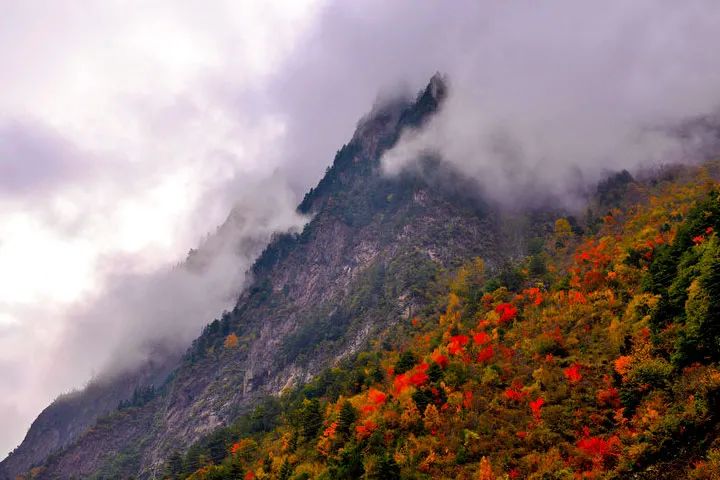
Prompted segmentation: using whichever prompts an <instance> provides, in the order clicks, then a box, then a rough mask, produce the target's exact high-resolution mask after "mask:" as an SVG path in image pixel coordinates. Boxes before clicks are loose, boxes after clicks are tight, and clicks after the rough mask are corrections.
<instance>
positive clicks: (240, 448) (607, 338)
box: [164, 161, 720, 480]
mask: <svg viewBox="0 0 720 480" xmlns="http://www.w3.org/2000/svg"><path fill="white" fill-rule="evenodd" d="M643 177H644V178H642V179H640V180H638V179H636V178H633V176H632V175H631V174H630V173H628V172H619V173H617V174H615V175H612V176H610V177H609V178H607V179H606V180H604V181H603V182H601V183H600V184H599V185H598V187H597V190H596V193H595V197H594V199H593V200H592V201H591V202H590V204H589V207H590V208H589V211H588V213H587V214H586V215H584V216H583V217H582V218H581V220H579V221H578V223H576V224H575V227H573V224H572V222H571V221H570V219H569V218H567V217H564V216H560V217H558V218H557V220H556V222H555V225H554V228H553V230H552V231H551V232H548V234H547V235H545V236H544V237H543V238H542V239H536V240H539V241H535V242H533V245H532V246H531V248H530V252H529V253H530V255H528V256H527V257H526V258H524V259H523V260H521V261H519V262H517V263H516V268H515V273H516V277H515V279H514V281H510V280H511V279H510V277H508V276H506V275H497V273H493V272H489V271H487V270H486V269H485V266H484V264H483V262H482V261H480V260H479V259H471V260H468V261H466V262H465V263H464V264H463V265H462V266H460V267H459V268H457V269H455V271H454V272H453V273H452V274H451V275H450V276H449V277H448V278H447V279H446V280H445V281H442V282H439V283H438V285H436V288H434V289H432V290H431V291H428V294H431V295H433V296H435V302H431V303H432V305H430V306H429V308H426V309H423V310H422V311H416V315H414V316H413V317H412V318H402V319H400V320H399V321H398V322H397V324H396V325H395V326H394V327H392V328H391V331H390V332H389V335H388V336H387V337H386V338H385V339H384V340H385V341H383V342H379V343H375V344H371V345H369V346H368V347H367V349H366V350H365V351H364V352H363V353H362V354H360V355H357V356H355V357H353V358H350V359H348V360H347V361H344V362H341V363H340V364H338V365H337V366H336V367H335V368H332V369H330V370H328V371H326V372H324V373H323V374H321V375H320V376H318V377H317V378H315V379H314V380H312V381H310V382H308V383H307V384H306V385H305V386H303V387H301V388H296V389H294V390H292V391H289V392H287V393H286V394H285V395H283V396H282V397H281V398H280V399H279V400H275V401H268V402H266V403H265V404H264V405H263V406H261V407H259V408H257V409H256V410H255V411H253V412H252V413H250V414H248V415H243V416H241V417H240V418H238V419H237V420H236V421H234V422H233V423H232V424H231V425H229V426H228V427H224V428H220V429H217V430H216V431H215V432H213V434H212V435H209V436H207V437H205V438H203V439H201V440H200V441H199V442H197V443H196V444H194V445H193V446H192V447H191V448H190V449H188V450H187V452H186V453H185V454H184V455H176V456H173V457H171V458H170V459H169V460H168V462H167V463H166V468H165V471H164V478H171V479H192V480H211V479H212V480H218V479H233V478H245V479H253V478H273V479H274V478H278V479H290V478H292V479H298V480H299V479H309V478H318V479H341V480H345V479H347V480H349V479H356V478H367V479H385V480H392V479H425V478H460V479H481V480H500V479H519V478H522V479H530V480H540V479H568V480H570V479H577V478H602V479H618V478H628V479H636V480H650V479H653V480H674V479H681V478H682V479H707V480H713V479H717V478H720V415H719V412H720V410H719V409H718V407H719V406H720V239H719V238H718V233H717V232H718V231H720V230H719V229H720V182H718V179H720V161H710V162H705V163H704V164H702V165H700V166H691V167H680V166H674V167H671V168H664V169H661V170H660V171H658V172H656V173H655V174H653V175H650V176H643Z"/></svg>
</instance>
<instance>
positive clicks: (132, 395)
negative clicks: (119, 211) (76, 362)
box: [0, 208, 299, 478]
mask: <svg viewBox="0 0 720 480" xmlns="http://www.w3.org/2000/svg"><path fill="white" fill-rule="evenodd" d="M250 213H252V214H254V216H252V217H250V216H249V214H250ZM268 214H269V212H267V211H257V210H256V211H254V212H245V211H242V210H240V209H237V208H236V209H233V211H231V212H230V214H229V215H228V218H227V219H226V220H225V222H223V224H221V225H220V226H219V227H218V228H217V230H216V231H215V232H213V233H211V234H210V235H208V236H207V237H205V238H204V239H203V240H202V242H200V244H199V245H198V247H197V248H196V249H193V250H191V251H190V252H189V253H188V256H187V258H186V260H185V261H184V262H183V263H181V264H179V265H176V266H175V267H174V268H172V269H171V270H168V271H163V272H162V275H160V276H158V277H151V278H150V279H149V281H150V285H151V286H157V287H159V288H157V289H155V290H152V289H151V290H152V291H154V292H158V291H159V293H162V294H164V295H166V297H167V296H169V295H170V294H171V292H173V291H175V290H174V289H173V286H172V285H167V284H166V282H168V281H173V280H178V283H177V284H178V285H181V286H183V285H186V284H191V285H195V286H199V287H205V285H209V284H213V283H214V282H219V281H223V280H226V279H228V278H233V279H235V277H237V278H240V277H241V274H242V271H243V270H244V269H246V268H247V267H246V265H248V263H249V262H251V261H252V260H254V259H256V258H257V257H258V256H259V255H260V253H262V251H263V249H264V247H265V246H266V245H267V242H268V241H269V239H270V235H271V232H272V231H274V229H275V228H276V227H278V226H279V225H280V224H283V222H286V221H287V219H281V220H279V221H278V219H277V218H267V216H268ZM298 217H299V216H298ZM293 220H294V219H293ZM232 262H236V263H237V265H235V263H232ZM243 262H245V263H243ZM228 264H229V265H228ZM140 280H145V278H144V277H142V278H140ZM230 283H232V282H230ZM232 288H234V287H229V288H228V289H226V290H227V291H230V290H232ZM226 290H223V291H222V292H225V291H226ZM238 290H239V288H238ZM222 292H220V293H218V294H217V295H216V297H217V299H218V301H215V300H214V299H213V300H210V301H207V299H199V300H198V301H197V302H196V303H197V304H207V305H210V304H215V303H221V302H222V300H223V295H224V293H222ZM236 294H237V292H233V293H232V295H236ZM145 295H146V298H148V300H149V299H152V297H151V295H152V292H151V291H146V293H145ZM198 295H200V294H198ZM227 298H228V299H230V301H232V297H227ZM125 301H130V299H128V298H125ZM228 303H230V302H228ZM183 305H187V303H183ZM176 310H180V309H179V308H176ZM124 312H125V314H129V312H130V310H126V311H124ZM216 313H217V312H213V315H215V314H216ZM167 316H168V317H170V314H168V315H167ZM118 317H120V315H118ZM211 318H212V316H210V317H207V318H196V319H192V318H185V319H180V318H178V319H177V322H176V323H174V325H178V327H177V328H181V327H182V328H184V329H185V333H184V334H183V335H180V332H176V333H175V335H174V337H175V338H172V337H169V336H168V337H163V336H162V335H158V336H156V337H154V339H145V341H146V343H145V344H143V345H140V346H139V350H141V352H140V351H139V352H138V355H137V356H138V357H141V356H142V357H144V358H146V360H144V361H143V362H142V363H141V364H139V365H135V364H134V363H129V362H126V361H124V359H123V358H116V359H115V360H116V362H111V363H110V368H113V369H114V370H113V371H105V372H102V373H101V374H100V375H99V376H98V377H96V378H94V379H93V380H92V381H91V382H90V383H89V384H88V385H87V386H86V387H85V388H83V389H82V390H77V391H74V392H72V393H69V394H64V395H61V396H60V397H58V398H57V399H56V400H54V401H53V402H52V403H51V404H50V405H49V406H48V407H47V408H46V409H45V410H44V411H43V412H42V413H41V414H40V415H39V416H38V418H37V419H36V420H35V421H34V422H33V424H32V425H31V426H30V429H29V431H28V433H27V435H26V437H25V438H24V439H23V442H22V443H21V445H20V446H19V447H18V448H16V449H15V450H14V451H13V452H11V453H10V455H9V456H8V458H6V459H4V460H3V461H2V462H0V478H5V477H9V478H14V477H15V476H16V475H17V474H19V473H22V472H24V471H27V470H29V469H30V468H31V467H32V466H33V465H37V464H40V463H42V462H43V461H44V460H45V459H46V458H47V457H48V456H49V455H50V454H52V453H55V452H57V451H59V450H60V449H62V448H64V447H66V446H67V445H69V444H70V443H72V442H73V441H75V440H76V439H77V438H78V437H79V436H80V435H81V434H82V433H84V432H85V431H86V430H87V429H88V428H89V427H91V426H92V425H93V424H94V423H95V421H96V420H97V419H98V418H99V417H102V416H104V415H107V414H109V413H112V412H114V411H115V410H117V408H118V405H120V404H121V403H126V404H127V403H131V404H132V403H133V402H137V400H138V395H140V397H141V398H142V397H143V396H146V395H147V394H148V392H149V391H151V390H152V389H153V388H155V387H158V386H160V385H162V384H163V383H164V381H165V379H166V377H167V375H168V374H169V373H170V372H171V371H173V370H174V369H175V368H177V366H178V364H179V363H178V362H179V361H180V359H181V358H182V356H183V353H184V352H185V350H186V349H187V345H188V344H189V343H190V339H188V338H187V337H188V335H187V330H190V331H191V333H192V334H196V331H197V330H196V329H199V328H200V326H202V322H203V321H207V320H209V319H211ZM119 320H122V319H121V318H119ZM196 326H197V327H196ZM181 339H185V340H184V343H183V340H181ZM118 360H119V361H118Z"/></svg>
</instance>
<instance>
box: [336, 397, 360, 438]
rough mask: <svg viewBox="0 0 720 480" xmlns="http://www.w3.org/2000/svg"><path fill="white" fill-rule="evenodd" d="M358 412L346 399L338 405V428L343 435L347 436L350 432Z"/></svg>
mask: <svg viewBox="0 0 720 480" xmlns="http://www.w3.org/2000/svg"><path fill="white" fill-rule="evenodd" d="M357 417H358V413H357V410H356V409H355V407H353V406H352V404H351V403H350V402H348V401H347V400H346V401H345V402H344V403H343V404H342V407H340V414H339V415H338V428H337V431H338V432H340V433H341V434H342V435H343V436H344V437H348V436H349V435H350V433H351V432H352V426H353V423H355V420H357Z"/></svg>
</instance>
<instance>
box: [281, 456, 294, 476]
mask: <svg viewBox="0 0 720 480" xmlns="http://www.w3.org/2000/svg"><path fill="white" fill-rule="evenodd" d="M292 472H293V467H292V465H290V462H289V461H288V459H287V458H285V461H284V462H283V464H282V467H280V473H279V474H278V480H290V476H291V475H292Z"/></svg>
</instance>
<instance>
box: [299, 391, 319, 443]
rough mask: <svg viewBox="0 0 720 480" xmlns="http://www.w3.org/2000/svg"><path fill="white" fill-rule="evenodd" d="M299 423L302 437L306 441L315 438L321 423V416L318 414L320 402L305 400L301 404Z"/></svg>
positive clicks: (314, 399) (315, 399)
mask: <svg viewBox="0 0 720 480" xmlns="http://www.w3.org/2000/svg"><path fill="white" fill-rule="evenodd" d="M300 422H301V423H300V427H301V428H302V434H303V437H305V439H306V440H310V439H312V438H315V436H316V435H317V433H318V431H319V430H320V427H321V426H322V422H323V418H322V414H321V413H320V402H319V401H318V399H317V398H313V399H312V400H307V399H306V400H305V401H304V402H303V409H302V412H301V417H300Z"/></svg>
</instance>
